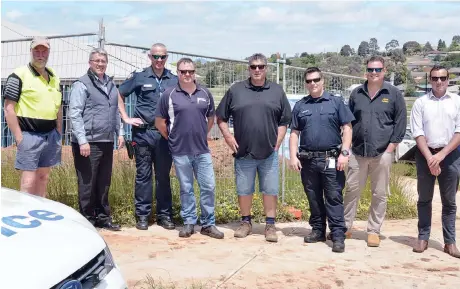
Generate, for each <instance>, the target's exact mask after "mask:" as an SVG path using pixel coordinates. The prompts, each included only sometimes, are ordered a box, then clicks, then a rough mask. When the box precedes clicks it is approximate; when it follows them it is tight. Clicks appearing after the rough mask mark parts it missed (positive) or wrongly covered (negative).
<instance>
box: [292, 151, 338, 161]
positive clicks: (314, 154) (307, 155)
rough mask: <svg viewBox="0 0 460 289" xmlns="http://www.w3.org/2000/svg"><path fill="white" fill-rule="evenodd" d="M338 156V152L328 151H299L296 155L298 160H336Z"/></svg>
mask: <svg viewBox="0 0 460 289" xmlns="http://www.w3.org/2000/svg"><path fill="white" fill-rule="evenodd" d="M338 156H339V151H338V150H329V151H300V152H299V153H297V157H298V158H299V159H311V158H321V157H324V158H327V157H333V158H336V157H338Z"/></svg>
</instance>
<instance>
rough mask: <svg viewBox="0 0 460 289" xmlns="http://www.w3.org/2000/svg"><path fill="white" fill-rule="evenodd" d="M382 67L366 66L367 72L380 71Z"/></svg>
mask: <svg viewBox="0 0 460 289" xmlns="http://www.w3.org/2000/svg"><path fill="white" fill-rule="evenodd" d="M382 70H383V68H369V67H368V68H367V72H369V73H371V72H382Z"/></svg>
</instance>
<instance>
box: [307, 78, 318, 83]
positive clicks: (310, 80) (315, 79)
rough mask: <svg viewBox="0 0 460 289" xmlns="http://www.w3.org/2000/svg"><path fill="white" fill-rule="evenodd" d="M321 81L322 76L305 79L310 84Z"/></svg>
mask: <svg viewBox="0 0 460 289" xmlns="http://www.w3.org/2000/svg"><path fill="white" fill-rule="evenodd" d="M320 81H321V78H312V79H305V82H306V83H308V84H310V83H312V82H314V83H318V82H320Z"/></svg>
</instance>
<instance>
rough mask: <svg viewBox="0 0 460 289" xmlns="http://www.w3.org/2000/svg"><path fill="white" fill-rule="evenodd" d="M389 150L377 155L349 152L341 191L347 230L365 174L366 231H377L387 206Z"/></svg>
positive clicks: (354, 215)
mask: <svg viewBox="0 0 460 289" xmlns="http://www.w3.org/2000/svg"><path fill="white" fill-rule="evenodd" d="M393 159H394V156H393V153H387V152H385V153H383V154H382V155H380V156H377V157H361V156H356V155H353V154H352V155H351V156H350V161H349V164H348V172H347V182H346V184H347V186H346V191H345V196H344V199H343V202H344V214H345V225H346V227H347V229H348V230H350V229H351V228H352V226H353V221H354V220H355V217H356V210H357V207H358V202H359V198H360V196H361V193H362V191H363V189H364V187H365V186H366V182H367V177H368V176H369V177H370V179H371V189H372V202H371V207H370V210H369V219H368V223H367V232H368V233H371V234H380V228H381V227H382V224H383V220H384V219H385V213H386V209H387V196H388V195H389V194H390V168H391V164H392V162H393Z"/></svg>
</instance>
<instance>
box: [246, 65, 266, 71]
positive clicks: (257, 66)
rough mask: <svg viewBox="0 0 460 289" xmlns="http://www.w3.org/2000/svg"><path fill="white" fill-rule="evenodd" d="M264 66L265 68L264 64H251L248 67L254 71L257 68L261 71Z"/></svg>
mask: <svg viewBox="0 0 460 289" xmlns="http://www.w3.org/2000/svg"><path fill="white" fill-rule="evenodd" d="M265 66H266V65H265V64H261V65H254V64H252V65H249V67H250V68H251V69H252V70H256V69H257V68H259V70H263V69H265Z"/></svg>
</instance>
